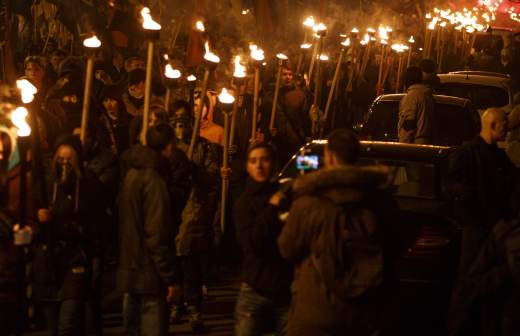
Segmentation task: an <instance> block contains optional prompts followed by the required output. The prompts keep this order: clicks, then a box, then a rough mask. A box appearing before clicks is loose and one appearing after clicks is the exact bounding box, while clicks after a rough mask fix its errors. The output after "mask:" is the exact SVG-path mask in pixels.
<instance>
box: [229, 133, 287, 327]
mask: <svg viewBox="0 0 520 336" xmlns="http://www.w3.org/2000/svg"><path fill="white" fill-rule="evenodd" d="M275 160H276V159H275V152H274V150H273V148H272V147H271V146H270V145H268V144H265V143H258V144H254V145H253V146H251V148H250V149H249V151H248V155H247V163H246V166H247V172H248V178H247V181H246V189H245V191H244V193H243V194H242V195H241V196H240V197H239V198H238V199H237V201H236V203H235V204H234V206H233V217H234V223H235V226H236V231H237V240H238V243H239V245H240V247H241V249H242V254H243V263H242V281H243V282H242V285H241V287H240V293H239V296H238V300H237V303H236V307H235V335H236V336H256V335H263V334H264V333H265V332H268V331H269V329H272V328H273V327H274V329H275V331H276V334H277V335H285V333H286V332H287V330H286V329H287V316H288V313H289V302H290V284H291V280H292V271H291V268H292V266H291V265H290V264H289V263H287V262H286V261H284V260H283V259H282V257H281V256H280V252H279V251H278V246H277V244H276V238H277V237H278V235H279V233H280V231H281V229H282V226H283V224H282V223H281V221H280V219H279V218H278V207H279V205H280V202H281V200H282V199H283V198H284V195H283V194H282V193H281V192H280V191H278V185H277V183H276V182H273V181H272V179H273V177H274V176H275V174H276V163H275V162H276V161H275Z"/></svg>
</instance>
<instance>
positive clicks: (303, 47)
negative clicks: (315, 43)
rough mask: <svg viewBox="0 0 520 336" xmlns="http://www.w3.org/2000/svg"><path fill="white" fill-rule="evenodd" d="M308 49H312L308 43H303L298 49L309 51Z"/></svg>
mask: <svg viewBox="0 0 520 336" xmlns="http://www.w3.org/2000/svg"><path fill="white" fill-rule="evenodd" d="M310 47H312V44H310V43H304V44H302V45H301V46H300V48H302V49H309V48H310Z"/></svg>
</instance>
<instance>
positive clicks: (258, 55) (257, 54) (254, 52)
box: [249, 44, 265, 143]
mask: <svg viewBox="0 0 520 336" xmlns="http://www.w3.org/2000/svg"><path fill="white" fill-rule="evenodd" d="M249 49H250V50H251V58H252V59H253V61H254V64H255V88H254V96H253V122H252V124H253V125H252V130H251V143H254V142H255V139H256V122H257V120H256V119H257V118H258V94H259V91H260V65H261V64H262V62H263V60H264V58H265V56H264V51H263V50H262V49H258V46H256V45H254V44H253V45H250V46H249Z"/></svg>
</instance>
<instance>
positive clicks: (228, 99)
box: [218, 88, 235, 104]
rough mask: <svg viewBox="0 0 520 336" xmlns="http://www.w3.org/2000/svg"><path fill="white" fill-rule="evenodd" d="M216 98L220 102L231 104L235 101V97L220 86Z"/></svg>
mask: <svg viewBox="0 0 520 336" xmlns="http://www.w3.org/2000/svg"><path fill="white" fill-rule="evenodd" d="M218 100H219V101H220V102H221V103H222V104H233V103H234V102H235V97H233V96H232V95H231V94H230V93H229V92H228V90H226V88H222V91H221V92H220V94H219V95H218Z"/></svg>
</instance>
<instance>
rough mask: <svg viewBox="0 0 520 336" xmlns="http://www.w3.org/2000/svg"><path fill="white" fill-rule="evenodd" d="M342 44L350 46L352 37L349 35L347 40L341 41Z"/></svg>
mask: <svg viewBox="0 0 520 336" xmlns="http://www.w3.org/2000/svg"><path fill="white" fill-rule="evenodd" d="M341 45H342V46H345V47H348V46H350V39H349V38H348V37H347V38H346V39H345V41H343V42H341Z"/></svg>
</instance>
